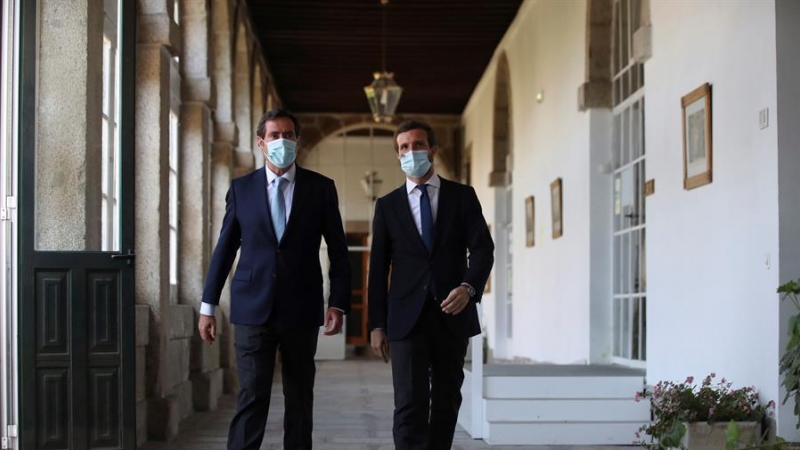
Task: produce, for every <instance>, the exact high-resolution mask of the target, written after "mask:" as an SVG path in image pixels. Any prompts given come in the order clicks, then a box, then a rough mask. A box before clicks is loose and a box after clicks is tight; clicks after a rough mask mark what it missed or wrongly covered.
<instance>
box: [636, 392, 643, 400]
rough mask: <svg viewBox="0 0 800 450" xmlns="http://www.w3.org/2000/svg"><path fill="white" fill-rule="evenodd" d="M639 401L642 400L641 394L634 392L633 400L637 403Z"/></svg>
mask: <svg viewBox="0 0 800 450" xmlns="http://www.w3.org/2000/svg"><path fill="white" fill-rule="evenodd" d="M641 399H642V393H641V392H636V398H635V400H636V401H637V402H638V401H639V400H641Z"/></svg>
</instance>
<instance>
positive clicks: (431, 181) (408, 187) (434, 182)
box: [406, 172, 442, 195]
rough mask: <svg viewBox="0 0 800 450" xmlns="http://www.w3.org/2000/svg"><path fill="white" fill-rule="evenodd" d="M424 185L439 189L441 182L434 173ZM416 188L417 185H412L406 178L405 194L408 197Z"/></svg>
mask: <svg viewBox="0 0 800 450" xmlns="http://www.w3.org/2000/svg"><path fill="white" fill-rule="evenodd" d="M425 184H427V185H430V186H433V187H435V188H436V189H439V186H441V184H442V180H441V179H440V178H439V175H436V172H434V173H433V176H431V177H430V178H428V181H426V182H425ZM416 188H417V183H414V182H413V181H411V180H409V179H408V178H406V192H407V193H408V194H409V195H410V194H411V192H413V191H414V189H416Z"/></svg>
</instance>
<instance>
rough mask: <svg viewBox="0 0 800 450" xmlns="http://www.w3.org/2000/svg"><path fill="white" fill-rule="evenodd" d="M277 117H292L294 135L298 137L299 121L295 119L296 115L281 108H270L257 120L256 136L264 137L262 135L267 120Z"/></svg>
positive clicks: (265, 131) (265, 130) (265, 129)
mask: <svg viewBox="0 0 800 450" xmlns="http://www.w3.org/2000/svg"><path fill="white" fill-rule="evenodd" d="M279 117H288V118H290V119H292V123H293V124H294V135H295V137H300V122H298V121H297V117H295V116H294V114H292V113H290V112H289V111H288V110H286V109H283V108H279V109H271V110H269V111H267V112H266V113H264V115H263V116H261V120H259V121H258V128H257V129H256V134H257V135H258V137H260V138H261V139H264V135H265V134H266V133H267V121H270V120H275V119H277V118H279Z"/></svg>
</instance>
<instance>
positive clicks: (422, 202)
mask: <svg viewBox="0 0 800 450" xmlns="http://www.w3.org/2000/svg"><path fill="white" fill-rule="evenodd" d="M417 189H419V191H420V193H422V196H421V197H420V199H419V215H420V218H421V219H422V242H424V243H425V247H427V248H428V252H432V251H433V210H432V209H431V198H430V197H429V196H428V189H427V185H426V184H418V185H417Z"/></svg>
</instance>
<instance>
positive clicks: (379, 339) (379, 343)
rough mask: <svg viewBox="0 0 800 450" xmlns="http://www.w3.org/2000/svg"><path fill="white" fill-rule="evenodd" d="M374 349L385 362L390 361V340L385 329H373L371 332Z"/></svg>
mask: <svg viewBox="0 0 800 450" xmlns="http://www.w3.org/2000/svg"><path fill="white" fill-rule="evenodd" d="M370 342H371V343H372V350H373V351H374V352H375V354H376V355H378V356H379V357H380V358H381V359H382V360H383V362H386V363H388V362H389V340H388V339H386V332H385V331H383V330H372V333H371V334H370Z"/></svg>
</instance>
